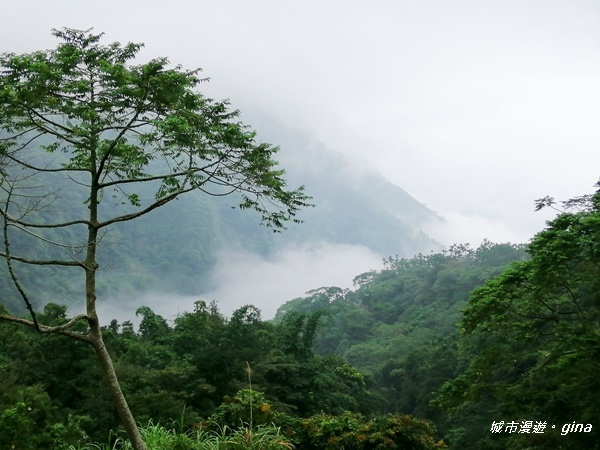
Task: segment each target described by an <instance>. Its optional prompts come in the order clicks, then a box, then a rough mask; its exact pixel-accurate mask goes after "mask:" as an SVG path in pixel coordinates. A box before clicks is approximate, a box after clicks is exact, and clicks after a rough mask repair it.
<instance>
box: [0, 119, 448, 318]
mask: <svg viewBox="0 0 600 450" xmlns="http://www.w3.org/2000/svg"><path fill="white" fill-rule="evenodd" d="M263 129H264V132H263V130H262V129H261V130H260V131H259V136H260V137H261V139H262V140H264V141H270V142H277V143H279V144H280V145H281V148H282V150H281V153H280V154H279V155H277V156H278V157H279V160H280V161H281V167H282V168H284V169H286V171H287V180H288V184H289V186H298V185H301V184H302V185H305V186H306V190H307V192H308V194H309V195H311V196H312V197H313V200H312V202H313V203H314V204H315V205H316V207H315V208H311V209H309V210H306V211H303V212H302V213H301V215H300V217H299V218H300V219H302V220H304V223H303V224H301V225H296V224H290V225H289V226H288V227H289V229H288V230H287V231H284V232H283V233H279V234H274V233H273V232H272V231H271V230H270V229H268V228H266V227H264V226H260V225H259V223H260V218H259V217H256V215H255V214H254V213H253V212H252V211H239V210H238V209H237V208H236V207H235V205H237V202H236V200H237V198H236V197H235V196H225V197H209V196H206V195H204V194H202V193H190V194H187V195H185V196H183V197H182V198H181V199H179V200H176V201H173V202H171V203H170V204H168V205H166V206H165V207H162V208H158V209H157V210H155V211H153V212H152V213H150V214H149V215H147V216H144V217H142V218H139V219H136V220H134V221H132V222H124V223H120V224H116V225H114V226H112V227H110V228H109V230H108V232H107V233H106V235H104V236H103V238H102V242H101V248H100V254H99V261H100V264H101V267H100V272H99V286H98V287H99V291H98V295H99V298H100V299H103V298H104V299H110V298H116V297H118V298H126V297H129V298H135V296H136V295H139V294H142V293H144V292H146V291H148V290H157V289H160V291H162V292H165V291H167V292H172V293H176V294H181V295H194V294H198V292H199V291H206V290H209V289H210V288H211V286H210V285H209V284H208V283H209V279H208V275H209V273H210V270H211V268H212V267H213V266H214V264H215V260H216V256H217V252H218V251H219V250H229V249H233V250H243V251H247V252H252V253H257V254H260V255H267V254H269V253H270V252H272V251H274V250H276V249H277V248H279V247H280V246H282V245H283V244H290V243H296V244H297V243H311V242H323V243H333V244H353V245H362V246H365V247H368V248H369V249H371V250H373V251H374V252H376V253H378V254H380V255H381V256H382V257H386V256H389V255H401V256H411V255H414V254H416V253H418V252H421V251H429V250H430V249H440V248H441V246H440V245H439V244H438V243H436V242H434V241H432V240H431V239H430V238H429V237H428V236H426V235H425V234H424V233H423V232H422V231H421V227H422V226H423V225H425V224H427V223H431V222H432V221H441V220H442V219H440V218H439V217H438V216H437V215H436V214H435V213H434V212H432V211H431V210H429V209H428V208H427V207H425V206H424V205H422V204H421V203H419V202H417V201H416V200H415V199H413V198H412V197H410V195H408V194H407V193H406V192H405V191H403V190H402V189H400V188H399V187H397V186H395V185H393V184H392V183H390V182H389V181H388V180H386V179H385V178H383V177H381V176H380V175H378V174H376V173H374V172H369V171H368V170H359V171H357V169H355V168H353V167H352V163H350V162H349V161H347V160H346V159H344V158H343V157H342V156H341V155H338V154H336V153H334V152H332V151H331V150H329V149H327V148H326V147H325V146H323V145H321V144H318V143H315V142H311V141H310V140H309V139H308V138H306V137H305V136H304V135H299V134H298V133H296V132H293V131H290V130H284V131H282V129H281V127H280V126H279V124H276V125H273V124H272V125H271V127H270V128H269V127H264V126H263ZM274 129H276V130H278V131H277V133H275V134H273V133H272V132H271V130H274ZM286 132H289V133H290V134H289V135H287V134H285V133H286ZM294 133H296V134H294ZM286 136H287V137H286ZM47 157H51V158H57V157H60V156H59V155H57V154H52V155H51V156H47ZM42 158H44V156H42ZM41 179H42V178H41V176H40V177H39V178H37V179H36V180H37V181H36V182H39V180H41ZM81 181H82V182H85V180H83V179H82V180H81ZM52 183H53V187H55V188H56V192H57V195H58V196H60V197H61V200H60V202H55V203H54V204H52V205H49V206H48V207H47V208H46V209H45V210H44V211H41V212H40V213H39V214H40V217H43V215H44V214H50V215H51V216H50V217H51V220H52V222H55V223H56V222H60V221H61V220H67V219H68V220H73V219H77V217H74V214H72V211H69V209H68V208H62V209H60V208H61V205H64V204H73V205H76V206H81V204H82V203H83V202H84V201H85V199H84V198H83V196H82V195H80V193H78V192H73V191H68V190H66V189H62V186H60V185H59V184H60V182H58V183H57V181H56V180H55V179H53V181H52ZM70 185H72V183H71V184H70ZM150 188H151V186H149V189H148V190H147V191H146V192H144V191H141V192H136V194H139V197H140V200H141V202H142V206H143V205H144V199H148V195H150V194H149V193H150V192H151V190H150ZM123 200H124V196H123V193H121V192H105V193H104V198H103V202H106V203H110V204H112V206H113V207H114V208H115V209H117V208H119V209H121V210H129V209H131V208H132V207H131V206H130V205H127V204H125V203H126V202H124V201H123ZM59 203H60V204H59ZM85 231H86V230H85V227H84V226H83V225H82V226H80V227H79V229H76V230H73V229H70V230H66V229H65V230H53V231H49V232H44V233H41V234H42V235H43V237H44V238H45V239H47V240H48V241H53V242H59V243H65V244H68V245H73V247H72V248H70V249H69V248H65V247H60V246H54V245H48V244H47V243H46V242H42V241H39V240H37V239H34V238H22V237H20V238H19V240H16V239H14V240H13V241H12V244H11V250H12V253H13V254H14V255H19V254H22V255H25V256H27V257H30V258H31V257H35V258H37V259H44V258H50V257H52V258H61V259H65V258H66V259H68V258H71V257H73V258H78V257H80V255H79V253H78V252H80V251H81V247H77V246H81V245H82V243H83V242H84V239H85ZM0 233H1V230H0ZM9 234H10V232H9ZM20 234H22V233H20ZM2 247H3V246H2ZM14 265H15V270H16V273H17V275H18V276H19V278H20V279H21V281H22V284H23V286H24V287H25V288H26V290H27V292H28V293H29V295H30V296H31V299H32V301H33V302H34V304H35V306H38V307H39V306H40V305H42V304H45V303H47V302H54V303H59V304H67V305H70V304H72V303H73V302H74V301H76V303H77V304H81V303H80V302H81V298H82V296H83V295H84V290H83V289H84V286H83V277H82V276H81V274H79V273H77V271H78V270H79V269H77V268H56V267H39V266H26V265H24V264H20V263H18V262H16V261H15V262H14ZM0 303H2V304H4V305H5V306H7V307H8V308H9V309H10V310H12V311H13V312H15V313H20V312H24V308H23V304H22V301H21V300H20V297H19V296H18V293H17V292H16V290H15V289H14V287H13V285H12V283H11V282H10V279H9V275H8V271H7V269H6V264H5V262H4V260H1V261H0Z"/></svg>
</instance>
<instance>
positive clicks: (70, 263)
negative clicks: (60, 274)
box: [0, 252, 85, 268]
mask: <svg viewBox="0 0 600 450" xmlns="http://www.w3.org/2000/svg"><path fill="white" fill-rule="evenodd" d="M0 256H1V257H3V258H7V257H8V256H7V254H6V253H2V252H0ZM10 259H12V260H14V261H19V262H22V263H25V264H32V265H36V266H71V267H83V268H85V265H84V264H83V263H82V262H80V261H63V260H60V259H47V260H45V259H44V260H42V259H29V258H22V257H20V256H14V255H10Z"/></svg>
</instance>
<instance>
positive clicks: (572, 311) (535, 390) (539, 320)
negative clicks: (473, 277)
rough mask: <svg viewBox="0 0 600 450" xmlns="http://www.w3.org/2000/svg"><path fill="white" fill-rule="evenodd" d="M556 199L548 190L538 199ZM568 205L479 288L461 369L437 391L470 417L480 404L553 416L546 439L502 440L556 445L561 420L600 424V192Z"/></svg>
mask: <svg viewBox="0 0 600 450" xmlns="http://www.w3.org/2000/svg"><path fill="white" fill-rule="evenodd" d="M552 204H553V200H552V199H549V198H545V199H542V200H541V201H539V202H538V207H542V206H552ZM563 206H564V207H565V208H566V209H565V210H564V211H561V213H560V214H559V215H558V216H557V217H556V218H555V219H554V220H552V221H550V222H548V224H547V227H546V229H545V230H543V231H541V232H540V233H538V234H537V235H536V236H535V237H534V238H533V240H532V241H531V243H530V244H529V245H528V247H527V252H528V253H529V255H530V258H529V259H528V260H525V261H518V262H514V263H512V264H511V265H510V266H509V267H508V268H507V269H506V270H505V271H504V272H502V274H500V275H498V276H497V277H495V278H493V279H492V280H490V281H488V282H487V283H485V285H484V286H482V287H480V288H478V289H476V290H474V291H473V292H472V293H471V298H470V300H469V303H468V305H467V307H466V309H465V311H464V318H463V320H462V322H461V332H460V339H459V349H460V352H459V354H460V355H461V359H462V363H461V365H462V367H461V368H460V374H459V375H458V376H457V377H456V378H455V379H453V380H451V381H448V382H446V383H445V384H444V386H443V388H442V389H441V391H440V392H441V393H440V396H439V398H438V401H439V403H440V404H442V405H443V406H445V407H446V408H447V410H449V411H450V412H453V413H455V414H457V415H458V417H459V418H460V419H461V421H462V422H465V417H467V415H472V414H473V412H472V407H473V405H477V407H478V414H482V413H483V414H482V415H484V416H485V417H484V419H485V420H488V421H489V423H490V424H491V422H492V419H494V420H496V418H497V417H502V416H504V417H511V416H512V417H521V418H522V419H523V418H528V419H529V420H540V421H542V420H543V421H547V423H548V430H547V432H546V440H543V439H541V437H539V439H537V440H536V441H535V442H533V441H531V442H530V441H528V440H527V437H528V436H526V433H523V432H522V433H516V434H514V435H512V436H510V439H511V441H510V442H511V444H510V445H507V444H506V442H503V443H502V444H501V445H502V446H503V447H502V448H507V447H510V448H523V447H524V446H527V448H549V446H548V445H549V444H548V440H549V442H551V445H555V443H556V436H558V430H559V429H560V428H561V427H558V428H554V427H552V426H551V425H553V424H555V425H556V426H558V425H559V424H568V423H569V422H571V421H572V420H577V422H578V423H585V424H587V423H593V421H594V420H596V418H597V417H598V416H599V415H600V408H599V407H598V405H599V404H600V402H599V397H598V392H599V387H600V384H599V383H598V377H597V374H596V372H597V365H598V358H599V357H600V302H599V299H600V278H599V274H600V259H599V256H600V193H598V192H597V193H596V194H594V195H589V196H583V197H579V198H576V199H572V200H569V201H567V202H563ZM470 409H471V410H470ZM479 425H480V424H479ZM479 429H482V427H481V426H479ZM484 430H485V431H488V430H489V426H488V427H487V429H485V428H484ZM469 431H472V430H469ZM470 434H472V435H475V436H477V435H476V434H475V433H470ZM508 435H510V433H509V434H507V436H508ZM489 436H490V433H488V437H489ZM495 436H496V437H498V435H495ZM507 438H508V437H507ZM552 439H554V441H552ZM597 442H598V440H597V437H596V436H595V435H592V434H587V433H573V434H570V435H569V437H568V439H567V438H563V439H562V440H561V448H598V446H597ZM525 444H526V445H525ZM462 448H467V445H465V444H464V443H462ZM478 448H495V447H486V446H485V445H482V444H481V442H478Z"/></svg>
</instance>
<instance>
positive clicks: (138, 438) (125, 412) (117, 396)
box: [90, 326, 146, 450]
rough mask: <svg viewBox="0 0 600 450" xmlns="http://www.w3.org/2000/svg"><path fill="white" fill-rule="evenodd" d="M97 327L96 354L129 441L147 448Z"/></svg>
mask: <svg viewBox="0 0 600 450" xmlns="http://www.w3.org/2000/svg"><path fill="white" fill-rule="evenodd" d="M95 328H96V329H95V330H94V329H93V328H92V330H91V333H90V337H91V338H92V346H93V347H94V350H95V351H96V356H97V357H98V361H99V362H100V368H101V370H102V374H103V375H104V379H105V380H106V383H107V384H108V389H109V390H110V393H111V395H112V397H113V402H114V404H115V407H116V408H117V412H118V413H119V417H120V418H121V422H122V423H123V426H124V427H125V431H126V432H127V437H128V438H129V441H130V442H131V445H132V446H133V448H134V449H135V450H146V444H144V441H143V440H142V435H141V434H140V431H139V430H138V427H137V425H136V423H135V419H134V418H133V414H131V410H130V409H129V405H128V404H127V400H126V399H125V395H123V391H122V390H121V385H120V384H119V380H118V379H117V374H116V372H115V368H114V366H113V363H112V359H111V357H110V354H109V353H108V350H106V346H105V345H104V340H103V339H102V334H101V331H100V328H99V327H97V326H96V327H95Z"/></svg>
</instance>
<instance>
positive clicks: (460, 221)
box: [0, 0, 600, 287]
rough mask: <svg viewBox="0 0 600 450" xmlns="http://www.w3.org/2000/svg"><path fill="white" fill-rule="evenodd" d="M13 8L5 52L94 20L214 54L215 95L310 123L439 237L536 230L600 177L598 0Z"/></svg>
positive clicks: (189, 52) (62, 1)
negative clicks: (409, 200)
mask: <svg viewBox="0 0 600 450" xmlns="http://www.w3.org/2000/svg"><path fill="white" fill-rule="evenodd" d="M2 16H3V21H2V22H3V23H2V27H0V44H1V45H0V50H6V51H15V52H24V51H32V50H36V49H40V48H50V47H53V46H55V43H56V40H55V39H54V38H53V37H52V36H50V29H51V28H53V27H54V28H60V27H63V26H67V27H71V28H78V29H87V28H91V27H94V28H95V30H96V31H104V32H105V33H106V42H111V41H122V42H124V41H134V42H145V43H146V48H145V50H144V52H143V57H145V58H150V57H154V56H167V57H169V59H170V60H171V61H172V62H173V63H181V64H183V65H184V66H185V67H186V68H195V67H202V68H203V69H204V74H205V75H206V76H208V77H210V78H211V80H212V81H211V83H210V84H209V85H207V86H206V90H207V92H208V93H209V95H211V96H214V97H220V98H223V97H228V98H230V99H231V101H232V103H233V105H234V106H235V107H239V108H241V109H242V111H244V109H246V110H250V111H251V110H259V111H263V112H270V113H272V114H273V115H274V116H275V117H277V118H278V119H279V120H282V121H284V122H285V123H286V124H289V125H293V126H296V127H298V128H301V129H303V130H306V131H308V132H310V133H311V134H312V135H313V136H315V137H316V138H318V139H320V140H321V141H323V142H324V143H326V144H327V145H328V146H329V147H331V148H333V149H335V150H338V151H341V152H344V153H346V154H349V155H352V156H353V157H355V158H357V159H359V160H363V161H366V162H368V163H369V164H371V165H372V166H374V167H375V168H376V169H377V170H379V171H380V172H381V173H383V174H384V175H385V176H386V177H388V178H389V179H390V180H391V181H393V182H394V183H396V184H397V185H399V186H400V187H402V188H404V189H405V190H406V191H408V192H409V193H410V194H411V195H413V196H414V197H415V198H416V199H418V200H419V201H421V202H423V203H425V204H427V205H428V206H429V207H430V208H432V209H433V210H435V211H437V212H439V213H440V214H441V215H442V216H444V217H446V218H447V219H448V220H449V226H448V228H447V229H446V230H436V232H437V233H438V235H439V236H436V237H439V238H440V239H445V240H450V241H471V242H473V243H475V244H477V243H478V242H479V241H480V239H481V238H483V237H487V238H490V239H491V240H495V241H507V240H510V241H520V242H523V241H526V240H527V239H529V238H530V237H531V236H532V235H533V234H534V233H535V232H536V231H539V230H540V229H541V228H542V227H543V224H544V220H545V219H547V218H548V217H550V216H549V215H548V214H546V215H544V214H540V213H537V214H536V213H534V212H533V200H534V199H536V198H539V197H542V196H545V195H552V196H555V197H556V198H558V199H566V198H570V197H572V196H575V195H580V194H584V193H590V192H591V191H592V189H593V187H592V186H593V184H594V183H595V182H596V181H597V180H598V178H599V176H600V170H599V168H600V164H599V163H600V151H599V149H600V133H599V129H600V128H599V125H600V2H598V1H596V0H590V1H584V0H565V1H555V0H554V1H553V0H539V1H526V0H517V1H510V0H501V1H500V0H497V1H491V0H488V1H481V0H473V1H465V0H454V1H448V0H438V1H423V0H418V1H417V0H405V1H391V0H389V1H368V2H367V1H348V0H344V1H340V0H320V1H312V0H302V1H283V0H253V1H250V0H236V1H224V0H220V1H211V2H209V1H170V2H166V1H160V2H157V1H151V0H144V1H140V0H120V1H114V0H104V1H102V2H88V1H83V0H52V1H47V0H27V1H11V2H4V4H3V6H2ZM440 233H441V234H444V233H445V234H446V235H448V236H442V235H441V234H440ZM315 287H317V286H315Z"/></svg>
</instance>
